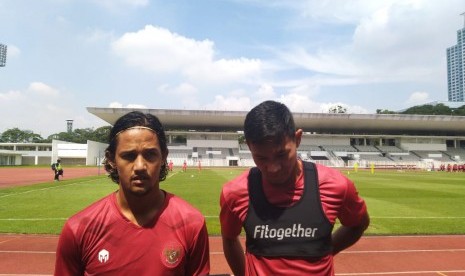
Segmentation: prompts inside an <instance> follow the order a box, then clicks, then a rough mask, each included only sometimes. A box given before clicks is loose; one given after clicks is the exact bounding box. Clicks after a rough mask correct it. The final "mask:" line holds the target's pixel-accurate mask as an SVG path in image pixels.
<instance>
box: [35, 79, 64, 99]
mask: <svg viewBox="0 0 465 276" xmlns="http://www.w3.org/2000/svg"><path fill="white" fill-rule="evenodd" d="M28 90H29V91H30V92H32V93H34V94H37V95H39V96H43V97H55V96H58V95H59V94H60V92H59V91H58V90H57V89H55V88H53V87H50V86H49V85H47V84H45V83H43V82H32V83H30V84H29V87H28Z"/></svg>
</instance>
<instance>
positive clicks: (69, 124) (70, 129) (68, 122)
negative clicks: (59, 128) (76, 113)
mask: <svg viewBox="0 0 465 276" xmlns="http://www.w3.org/2000/svg"><path fill="white" fill-rule="evenodd" d="M66 129H67V130H68V133H71V132H73V120H66Z"/></svg>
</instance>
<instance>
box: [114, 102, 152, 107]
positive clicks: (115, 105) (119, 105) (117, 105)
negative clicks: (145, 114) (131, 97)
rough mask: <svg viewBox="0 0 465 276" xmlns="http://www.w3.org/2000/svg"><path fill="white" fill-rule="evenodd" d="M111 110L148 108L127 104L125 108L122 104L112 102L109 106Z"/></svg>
mask: <svg viewBox="0 0 465 276" xmlns="http://www.w3.org/2000/svg"><path fill="white" fill-rule="evenodd" d="M108 107H109V108H147V106H145V105H142V104H127V105H126V106H124V105H123V104H122V103H119V102H111V103H110V104H109V105H108Z"/></svg>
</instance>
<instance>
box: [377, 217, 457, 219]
mask: <svg viewBox="0 0 465 276" xmlns="http://www.w3.org/2000/svg"><path fill="white" fill-rule="evenodd" d="M371 218H373V219H465V217H371Z"/></svg>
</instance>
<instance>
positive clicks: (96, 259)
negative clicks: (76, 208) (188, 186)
mask: <svg viewBox="0 0 465 276" xmlns="http://www.w3.org/2000/svg"><path fill="white" fill-rule="evenodd" d="M209 265H210V264H209V246H208V233H207V229H206V226H205V219H204V217H203V216H202V214H201V213H200V212H199V211H197V210H196V209H194V208H193V207H192V206H190V205H189V204H188V203H187V202H185V201H184V200H182V199H181V198H179V197H176V196H174V195H172V194H170V193H166V197H165V203H164V206H163V209H162V210H161V211H160V212H159V214H158V215H157V217H156V218H155V222H154V223H153V225H151V226H147V227H140V226H137V225H135V224H133V223H131V222H130V221H129V220H128V219H127V218H126V217H124V216H123V215H122V213H121V212H120V210H119V208H118V207H117V204H116V196H115V194H111V195H109V196H107V197H105V198H103V199H101V200H99V201H98V202H96V203H94V204H92V205H90V206H89V207H87V208H86V209H84V210H83V211H81V212H79V213H77V214H76V215H74V216H73V217H71V218H70V219H69V220H68V221H67V222H66V223H65V225H64V227H63V230H62V233H61V235H60V239H59V242H58V248H57V257H56V264H55V275H207V274H208V273H209V269H210V268H209Z"/></svg>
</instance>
